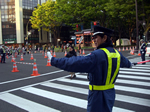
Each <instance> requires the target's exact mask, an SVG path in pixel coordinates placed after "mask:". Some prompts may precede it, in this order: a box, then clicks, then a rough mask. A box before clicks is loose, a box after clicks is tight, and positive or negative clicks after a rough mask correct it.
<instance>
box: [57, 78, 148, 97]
mask: <svg viewBox="0 0 150 112" xmlns="http://www.w3.org/2000/svg"><path fill="white" fill-rule="evenodd" d="M58 81H62V82H69V83H73V84H80V85H88V83H89V82H88V81H79V80H73V81H72V80H69V79H59V80H58ZM115 89H116V90H122V91H127V92H133V93H141V94H146V95H149V93H150V90H147V89H142V88H136V87H126V86H119V85H115Z"/></svg>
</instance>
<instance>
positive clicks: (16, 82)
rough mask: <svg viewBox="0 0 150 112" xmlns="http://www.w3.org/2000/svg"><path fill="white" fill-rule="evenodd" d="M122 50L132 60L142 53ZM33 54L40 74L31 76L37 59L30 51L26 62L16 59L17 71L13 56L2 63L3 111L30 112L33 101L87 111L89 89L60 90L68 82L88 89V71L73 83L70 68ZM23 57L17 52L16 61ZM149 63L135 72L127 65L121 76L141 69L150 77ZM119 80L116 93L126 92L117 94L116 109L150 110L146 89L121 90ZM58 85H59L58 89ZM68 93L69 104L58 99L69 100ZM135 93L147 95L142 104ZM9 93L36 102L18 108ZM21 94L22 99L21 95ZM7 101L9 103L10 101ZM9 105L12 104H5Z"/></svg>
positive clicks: (67, 110)
mask: <svg viewBox="0 0 150 112" xmlns="http://www.w3.org/2000/svg"><path fill="white" fill-rule="evenodd" d="M90 52H91V51H85V53H86V54H88V53H90ZM122 54H123V55H124V56H125V57H127V58H128V59H130V60H131V62H137V61H141V59H140V57H139V56H137V55H131V54H130V51H123V52H122ZM33 57H34V59H36V64H37V69H38V73H39V74H40V75H39V76H31V74H32V73H33V65H30V64H29V63H34V61H33V60H30V58H31V55H30V54H29V55H24V56H23V58H24V61H23V62H26V64H20V63H17V69H18V70H19V72H15V73H13V72H11V71H12V70H13V63H12V62H11V58H9V59H6V63H5V64H0V77H1V78H0V105H1V106H0V111H2V112H27V111H26V110H30V109H31V107H33V106H34V105H35V107H36V106H39V108H40V107H41V109H47V108H46V107H43V105H46V106H47V107H52V108H53V109H57V110H61V111H62V112H84V111H85V110H86V100H87V93H88V92H87V91H86V92H84V93H82V94H81V93H80V94H76V93H74V92H73V89H71V90H70V91H71V92H67V91H64V90H61V91H60V90H59V89H62V88H63V89H64V88H67V87H68V86H69V87H68V89H69V88H70V86H73V87H79V88H84V89H81V91H85V89H88V86H87V85H88V83H87V82H88V81H87V79H86V75H87V74H80V73H79V76H78V77H77V78H76V80H74V82H73V81H72V83H71V82H70V79H69V78H68V75H69V72H67V71H63V70H60V69H58V68H56V67H53V66H46V65H47V58H44V56H43V55H42V53H36V54H33ZM56 57H57V58H61V57H64V53H62V52H59V53H56ZM20 58H21V57H20V56H18V57H17V58H16V62H21V61H20ZM147 59H149V58H147ZM148 66H149V64H147V65H146V66H145V67H144V66H139V68H135V69H132V72H130V69H128V70H125V69H122V70H121V72H120V74H121V75H123V77H122V76H121V75H120V76H121V79H120V80H121V81H123V80H125V79H126V78H124V77H125V76H124V75H125V74H126V75H127V76H129V77H131V76H132V75H133V73H134V72H133V70H135V71H136V72H138V70H140V71H139V72H141V74H142V73H144V74H145V75H144V77H147V78H150V76H148V75H147V74H149V68H148ZM140 67H141V68H140ZM143 69H144V70H143ZM128 72H129V73H128ZM141 74H139V75H140V76H142V75H141ZM133 77H134V78H135V76H133ZM64 78H65V79H64ZM119 78H120V77H119ZM137 78H138V76H137ZM68 79H69V80H68ZM130 80H132V78H131V79H129V81H130ZM139 80H140V81H143V83H144V81H145V80H146V79H143V80H142V79H139ZM139 80H138V81H139ZM147 80H148V81H149V79H147ZM77 81H83V82H82V83H83V85H78V84H77ZM85 81H87V82H85ZM118 81H119V80H118ZM134 81H137V79H134ZM148 81H146V82H145V83H147V84H149V83H148ZM84 82H85V84H84ZM49 83H50V85H49ZM120 83H121V84H120ZM117 84H119V86H117V87H118V88H117V89H118V90H117V91H116V93H117V94H123V95H122V96H121V95H117V99H116V102H115V108H114V109H115V111H114V112H120V111H121V112H135V111H136V112H148V111H147V110H149V111H150V107H148V106H145V105H147V104H145V102H146V101H147V103H149V102H150V95H149V94H145V93H144V95H143V93H140V92H139V93H138V92H137V93H136V94H135V93H134V92H133V93H132V92H131V91H122V90H120V86H124V84H122V82H117ZM125 85H127V86H131V87H132V86H133V85H129V84H128V82H127V84H125ZM52 86H54V87H52ZM57 86H58V87H60V88H59V89H58V88H57V89H56V87H57ZM61 86H62V87H61ZM133 87H136V88H137V87H140V89H139V90H141V91H142V89H141V88H144V89H147V86H146V88H145V86H142V85H136V86H135V85H134V86H133ZM149 88H150V87H149V86H148V89H149ZM41 89H42V90H46V91H41ZM74 89H76V88H74ZM126 89H127V90H130V89H133V88H125V90H126ZM134 89H135V88H134ZM47 91H48V92H47ZM137 91H138V90H137ZM145 91H147V90H145ZM79 92H80V91H79ZM147 92H148V91H147ZM29 93H30V94H29ZM38 93H39V94H38ZM54 93H55V94H54ZM57 93H58V94H57ZM31 94H32V95H31ZM34 94H35V95H34ZM47 94H49V96H47V97H46V95H47ZM60 94H61V95H60ZM66 94H67V96H69V97H71V98H70V99H71V101H70V103H71V104H69V105H68V104H67V102H66V103H65V100H63V99H62V100H61V101H59V99H57V98H58V97H59V98H60V99H61V98H66V100H67V98H68V97H65V96H63V95H66ZM13 95H17V96H19V97H16V96H13ZM37 95H43V96H42V97H37ZM124 95H129V96H130V97H129V96H124ZM134 95H136V97H138V98H139V99H140V98H143V99H144V100H143V99H142V100H143V105H142V103H141V102H140V101H139V104H137V103H136V102H134V100H132V99H133V98H132V97H133V96H134ZM51 96H53V97H51ZM5 97H6V98H7V97H8V99H3V98H5ZM9 97H10V98H12V99H16V100H17V101H18V100H20V101H22V102H24V103H25V104H28V103H29V104H30V103H31V104H33V106H28V107H29V109H27V108H26V107H23V106H21V107H20V105H19V104H17V103H16V104H14V105H15V106H16V105H18V107H19V108H16V107H14V106H13V105H12V104H13V103H14V102H15V101H14V102H9V101H8V100H9ZM20 97H21V98H23V99H21V98H20ZM72 97H76V98H78V99H74V98H72ZM47 98H48V99H47ZM120 98H121V100H122V98H123V99H124V100H125V99H128V98H129V99H131V102H128V101H126V100H125V101H124V103H123V102H121V101H120ZM1 99H3V100H1ZM24 99H28V100H32V101H33V102H37V103H40V104H42V106H41V105H38V104H35V103H33V102H29V101H28V100H24ZM72 99H73V100H72ZM145 99H147V100H145ZM74 100H75V101H76V100H77V101H79V102H84V103H82V104H81V105H80V103H79V104H78V103H76V102H75V101H74ZM7 101H8V102H9V103H7ZM144 101H145V102H144ZM22 102H20V103H22ZM58 102H59V103H58ZM25 104H24V105H25ZM83 104H85V105H83ZM130 104H132V105H130ZM138 105H139V106H138ZM80 106H81V107H80ZM6 107H9V108H6ZM76 107H78V108H76ZM20 108H21V109H20ZM120 108H121V109H120ZM122 108H126V109H127V110H124V109H122ZM31 110H32V109H31ZM31 110H30V111H31ZM35 110H36V109H35ZM47 110H48V111H45V112H52V111H54V112H58V111H56V110H52V111H51V110H50V109H49V108H48V109H47ZM129 110H130V111H129ZM131 110H132V111H131ZM32 111H33V110H32ZM32 111H31V112H32Z"/></svg>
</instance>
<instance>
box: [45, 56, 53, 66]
mask: <svg viewBox="0 0 150 112" xmlns="http://www.w3.org/2000/svg"><path fill="white" fill-rule="evenodd" d="M46 66H52V65H51V62H50V59H49V58H48V60H47V65H46Z"/></svg>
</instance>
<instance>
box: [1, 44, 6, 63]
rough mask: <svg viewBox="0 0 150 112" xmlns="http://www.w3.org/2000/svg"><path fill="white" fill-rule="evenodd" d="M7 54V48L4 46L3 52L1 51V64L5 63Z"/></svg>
mask: <svg viewBox="0 0 150 112" xmlns="http://www.w3.org/2000/svg"><path fill="white" fill-rule="evenodd" d="M5 54H6V51H5V46H4V45H2V50H1V56H2V58H1V63H5Z"/></svg>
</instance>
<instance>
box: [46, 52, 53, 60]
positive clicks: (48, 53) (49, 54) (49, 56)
mask: <svg viewBox="0 0 150 112" xmlns="http://www.w3.org/2000/svg"><path fill="white" fill-rule="evenodd" d="M47 56H48V58H49V59H50V60H51V58H52V57H53V56H52V55H51V53H50V52H49V51H48V52H47Z"/></svg>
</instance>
